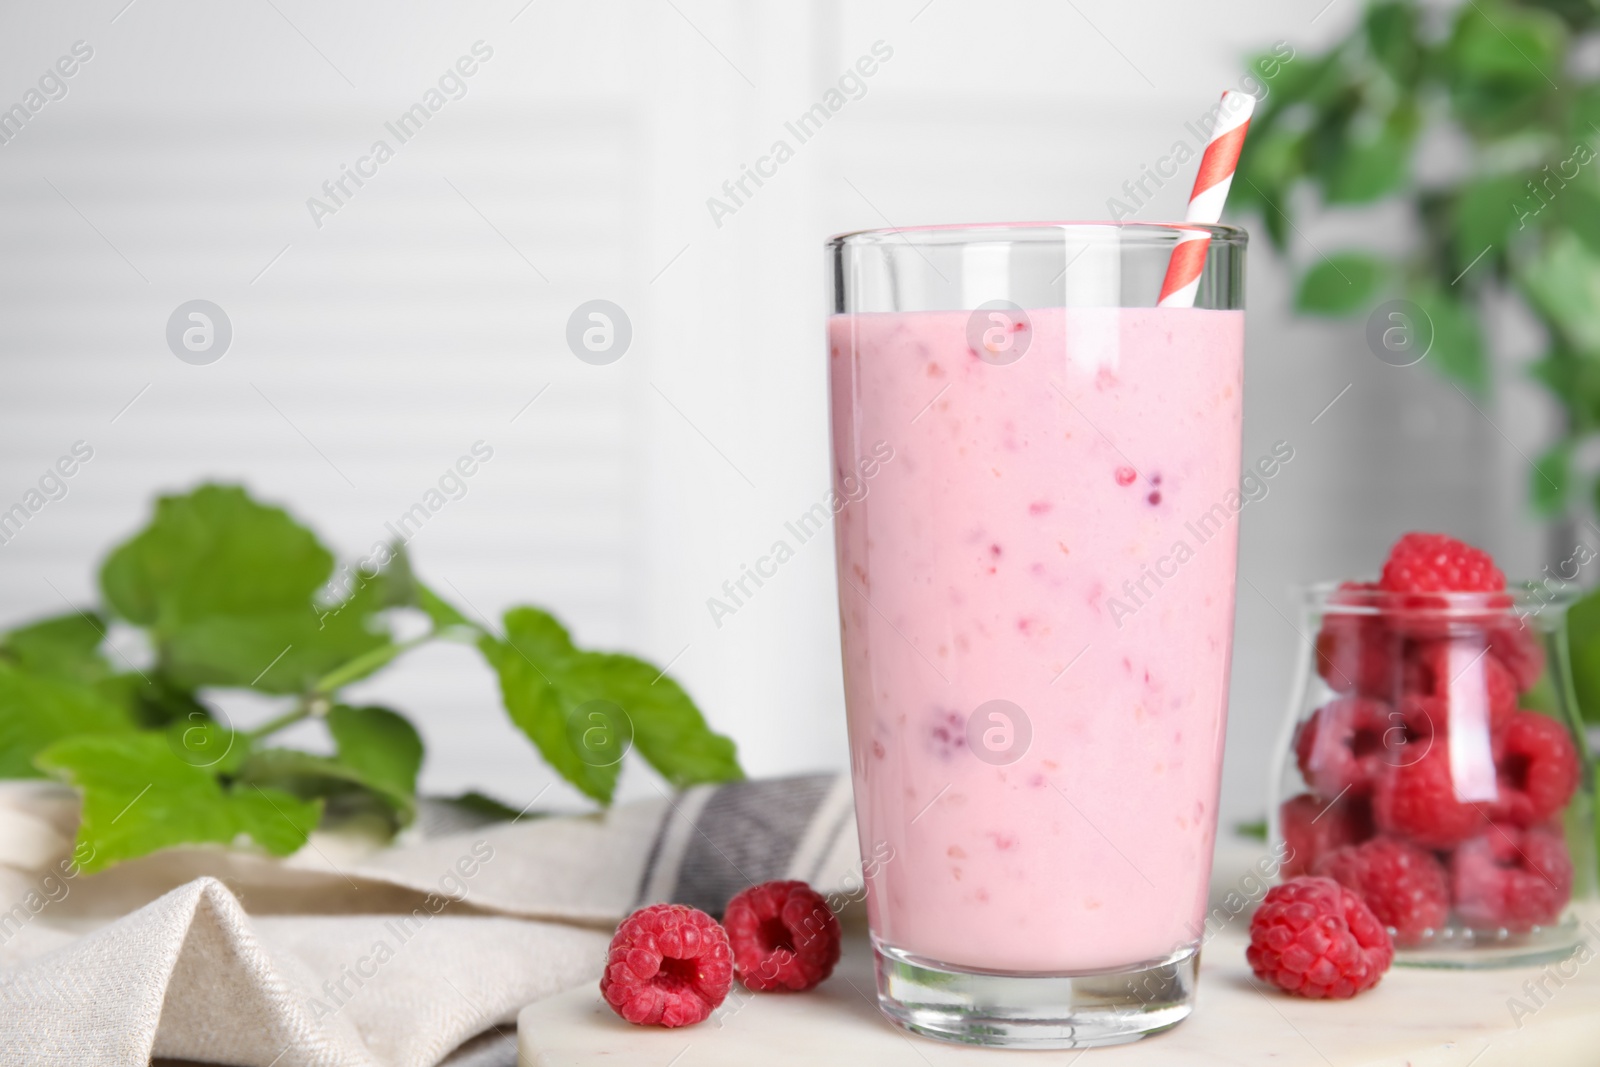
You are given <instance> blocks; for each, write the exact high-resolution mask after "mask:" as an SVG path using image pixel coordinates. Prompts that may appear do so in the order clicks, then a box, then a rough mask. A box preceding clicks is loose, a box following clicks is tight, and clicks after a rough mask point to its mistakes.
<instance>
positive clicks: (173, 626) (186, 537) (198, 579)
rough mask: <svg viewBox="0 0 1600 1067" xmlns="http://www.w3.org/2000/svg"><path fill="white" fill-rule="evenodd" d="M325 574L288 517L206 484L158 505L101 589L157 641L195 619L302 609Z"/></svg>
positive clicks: (315, 550)
mask: <svg viewBox="0 0 1600 1067" xmlns="http://www.w3.org/2000/svg"><path fill="white" fill-rule="evenodd" d="M332 569H333V557H332V556H331V555H330V554H329V553H328V550H327V549H325V548H323V547H322V545H321V544H320V543H318V541H317V539H316V537H315V535H313V534H312V533H311V531H309V530H307V529H305V528H304V527H302V526H301V525H299V524H298V523H296V522H295V521H294V520H293V519H292V518H290V517H289V515H288V513H287V512H285V511H283V510H282V509H280V508H274V507H267V506H265V505H263V504H258V503H256V502H255V501H254V500H252V499H251V498H250V496H249V495H248V494H247V493H246V492H245V491H244V490H243V489H241V488H238V487H237V486H222V485H204V486H201V487H200V488H199V489H196V490H195V491H194V492H192V493H190V494H188V495H187V496H165V497H161V498H160V499H159V500H157V502H156V513H155V517H154V519H153V520H152V521H151V523H150V525H149V526H147V527H145V528H144V529H143V530H142V531H140V532H139V533H138V534H136V535H135V536H134V537H133V538H132V539H131V540H129V541H127V542H125V543H123V544H122V545H121V546H120V547H118V548H117V549H115V550H113V551H112V553H111V555H110V557H109V558H108V559H107V560H106V562H105V565H104V566H103V567H102V568H101V571H100V587H101V589H102V590H103V591H104V593H105V597H106V600H107V602H108V603H109V604H110V605H111V607H112V608H113V610H115V611H116V612H117V614H119V615H121V616H122V617H123V618H125V619H127V620H128V621H129V622H134V623H138V624H140V625H143V626H150V627H153V628H154V629H155V631H156V633H157V636H158V638H160V637H165V636H168V635H170V634H172V633H173V632H174V631H176V630H177V629H178V628H179V627H180V626H181V625H183V624H184V623H191V622H196V621H199V620H202V619H208V618H214V617H218V616H253V615H261V614H271V613H282V612H289V611H292V610H295V609H299V610H302V611H306V610H309V608H308V605H309V604H310V603H311V598H312V595H313V594H314V593H315V592H316V591H317V589H318V588H319V587H320V586H321V585H322V584H323V583H324V582H325V581H327V579H328V575H329V573H330V572H331V571H332ZM262 666H265V664H262ZM257 669H258V670H259V669H260V668H259V667H258V668H257Z"/></svg>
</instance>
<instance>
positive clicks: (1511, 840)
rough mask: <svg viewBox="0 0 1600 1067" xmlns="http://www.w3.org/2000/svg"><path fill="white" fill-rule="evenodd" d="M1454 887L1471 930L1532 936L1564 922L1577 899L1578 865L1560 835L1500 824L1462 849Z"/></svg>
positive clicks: (1453, 870) (1454, 863)
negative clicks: (1541, 928)
mask: <svg viewBox="0 0 1600 1067" xmlns="http://www.w3.org/2000/svg"><path fill="white" fill-rule="evenodd" d="M1450 883H1451V891H1452V893H1453V894H1454V896H1455V905H1456V914H1457V915H1459V916H1460V918H1461V920H1462V921H1463V922H1465V923H1466V924H1467V925H1469V926H1472V927H1474V928H1477V929H1487V930H1497V929H1502V928H1503V929H1505V930H1507V931H1510V932H1511V933H1526V932H1527V931H1528V930H1531V929H1532V928H1533V927H1535V926H1541V925H1544V924H1546V923H1552V922H1555V921H1556V919H1558V918H1560V916H1561V909H1562V908H1564V907H1566V904H1567V901H1568V900H1569V899H1570V898H1571V897H1572V859H1571V857H1570V856H1568V855H1567V843H1566V842H1565V841H1564V840H1562V837H1561V834H1560V832H1559V831H1556V830H1552V829H1549V828H1547V827H1539V826H1536V827H1530V828H1528V829H1523V828H1521V827H1518V826H1511V825H1508V824H1501V823H1494V824H1492V825H1491V826H1490V827H1489V829H1488V830H1486V831H1485V832H1483V833H1482V834H1480V835H1478V836H1477V837H1475V838H1473V839H1472V840H1471V841H1468V842H1466V843H1465V844H1463V845H1462V846H1461V847H1460V848H1458V849H1456V851H1455V855H1454V856H1452V857H1451V859H1450Z"/></svg>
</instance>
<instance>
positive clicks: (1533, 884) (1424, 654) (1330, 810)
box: [1271, 533, 1600, 967]
mask: <svg viewBox="0 0 1600 1067" xmlns="http://www.w3.org/2000/svg"><path fill="white" fill-rule="evenodd" d="M1571 600H1572V592H1571V591H1570V590H1568V589H1566V588H1554V587H1552V586H1551V585H1550V584H1549V583H1539V584H1533V585H1528V586H1526V587H1522V588H1508V587H1507V583H1506V580H1505V578H1504V576H1503V575H1502V574H1501V572H1500V570H1499V569H1498V568H1497V567H1496V566H1495V565H1494V562H1493V560H1491V559H1490V557H1489V556H1488V554H1487V553H1484V552H1482V551H1480V550H1479V549H1476V548H1473V547H1472V546H1470V545H1467V544H1464V543H1462V542H1460V541H1457V540H1455V539H1453V538H1450V537H1446V536H1444V535H1442V534H1422V533H1411V534H1407V535H1405V536H1404V537H1402V538H1401V539H1400V541H1399V542H1398V543H1396V545H1395V546H1394V548H1393V549H1392V550H1391V552H1390V555H1389V559H1388V560H1387V561H1386V562H1385V564H1384V566H1383V571H1382V575H1381V577H1380V578H1379V579H1378V580H1377V581H1375V582H1342V583H1338V584H1328V585H1322V586H1317V587H1314V588H1312V589H1310V590H1308V591H1307V593H1306V598H1305V604H1304V622H1303V633H1304V634H1305V635H1306V637H1307V638H1308V641H1311V642H1312V643H1311V647H1308V648H1307V649H1306V651H1305V655H1304V658H1303V660H1302V663H1301V667H1300V670H1299V671H1298V676H1297V678H1296V680H1295V687H1294V693H1293V697H1292V709H1291V721H1290V724H1289V729H1288V731H1287V732H1286V734H1285V737H1284V739H1283V743H1282V744H1281V745H1280V756H1281V759H1280V762H1281V766H1280V768H1279V769H1278V772H1277V773H1276V774H1275V775H1274V779H1275V781H1276V782H1277V784H1278V795H1277V798H1276V802H1275V803H1274V804H1273V810H1272V819H1271V831H1272V836H1273V838H1274V842H1275V844H1276V845H1277V846H1278V847H1279V848H1280V849H1281V850H1282V851H1281V853H1280V855H1282V856H1283V862H1282V875H1283V876H1284V877H1285V878H1288V877H1293V876H1294V875H1297V874H1317V875H1324V876H1327V877H1330V878H1333V879H1335V880H1336V881H1338V882H1340V883H1342V884H1343V885H1345V886H1346V887H1348V888H1349V889H1351V890H1353V891H1354V892H1356V893H1358V894H1360V895H1361V897H1362V898H1363V899H1364V900H1365V901H1366V903H1367V905H1368V906H1369V907H1370V908H1371V909H1372V911H1373V913H1374V914H1375V915H1377V917H1378V918H1379V920H1380V921H1382V922H1383V923H1385V924H1386V925H1387V926H1388V927H1389V929H1390V932H1391V933H1392V935H1393V937H1394V942H1395V945H1396V947H1397V949H1398V954H1397V957H1396V962H1397V963H1402V964H1407V963H1409V964H1413V965H1423V966H1445V967H1477V966H1499V965H1509V964H1513V963H1516V964H1522V963H1530V962H1536V961H1539V960H1550V959H1559V958H1562V957H1565V956H1567V955H1568V954H1570V953H1571V952H1573V951H1575V950H1576V949H1577V947H1578V946H1579V944H1580V943H1581V941H1582V940H1583V938H1584V933H1585V932H1584V930H1583V927H1582V923H1583V921H1584V920H1588V921H1589V922H1590V923H1591V924H1596V921H1595V916H1594V912H1593V911H1590V912H1588V913H1586V914H1585V913H1584V908H1583V905H1584V903H1585V902H1592V901H1594V899H1595V896H1596V877H1597V875H1596V836H1595V770H1594V762H1593V759H1592V757H1591V755H1590V753H1589V751H1588V746H1587V745H1586V743H1585V738H1584V731H1583V728H1582V724H1581V721H1580V719H1579V717H1578V713H1577V706H1576V701H1575V699H1574V697H1573V691H1572V684H1571V674H1570V669H1569V659H1568V649H1567V642H1566V613H1567V607H1568V605H1569V603H1570V602H1571ZM1312 639H1314V640H1312ZM1596 925H1597V926H1600V924H1596Z"/></svg>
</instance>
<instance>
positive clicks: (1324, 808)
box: [1278, 793, 1372, 878]
mask: <svg viewBox="0 0 1600 1067" xmlns="http://www.w3.org/2000/svg"><path fill="white" fill-rule="evenodd" d="M1278 825H1279V826H1280V827H1281V829H1282V831H1283V843H1284V844H1285V845H1286V846H1287V848H1286V849H1285V852H1284V857H1283V865H1282V870H1281V873H1282V875H1283V877H1285V878H1293V877H1294V876H1295V875H1298V874H1309V873H1310V871H1311V868H1312V867H1313V866H1315V865H1316V862H1317V860H1319V859H1321V858H1322V857H1323V856H1324V855H1326V854H1327V853H1329V852H1332V851H1333V850H1334V849H1336V848H1342V847H1343V846H1345V845H1356V844H1360V843H1361V842H1362V841H1365V840H1366V839H1367V838H1369V837H1371V836H1372V808H1371V806H1370V805H1369V804H1368V803H1367V799H1366V798H1365V797H1350V796H1345V797H1341V798H1339V799H1338V800H1337V801H1334V802H1333V803H1331V804H1330V803H1329V802H1328V801H1326V800H1322V799H1321V798H1319V797H1314V796H1312V795H1311V794H1310V793H1301V794H1300V795H1299V796H1295V797H1290V798H1289V799H1288V800H1286V801H1284V802H1283V806H1282V807H1280V808H1279V809H1278Z"/></svg>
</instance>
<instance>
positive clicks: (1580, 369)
mask: <svg viewBox="0 0 1600 1067" xmlns="http://www.w3.org/2000/svg"><path fill="white" fill-rule="evenodd" d="M1529 373H1530V374H1531V375H1532V376H1533V377H1534V378H1536V379H1537V380H1539V381H1540V382H1542V383H1544V385H1545V387H1546V388H1548V389H1549V390H1550V392H1551V394H1552V395H1553V396H1554V397H1555V399H1557V400H1559V401H1560V402H1561V404H1562V405H1563V406H1564V407H1565V408H1566V412H1567V423H1568V431H1569V432H1570V433H1571V434H1572V435H1574V436H1580V435H1583V434H1589V433H1593V432H1594V431H1595V429H1596V428H1597V427H1600V358H1596V357H1595V356H1590V355H1585V354H1584V353H1581V352H1577V351H1574V350H1572V349H1570V348H1568V347H1567V346H1565V345H1562V344H1560V343H1557V344H1554V345H1552V346H1551V348H1550V351H1549V352H1547V353H1546V354H1545V356H1544V358H1542V359H1540V360H1537V361H1536V362H1534V363H1533V364H1532V365H1531V366H1530V367H1529Z"/></svg>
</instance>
